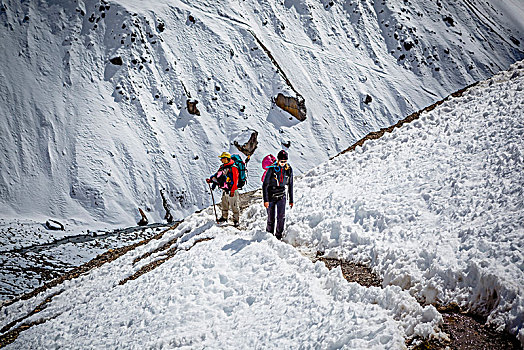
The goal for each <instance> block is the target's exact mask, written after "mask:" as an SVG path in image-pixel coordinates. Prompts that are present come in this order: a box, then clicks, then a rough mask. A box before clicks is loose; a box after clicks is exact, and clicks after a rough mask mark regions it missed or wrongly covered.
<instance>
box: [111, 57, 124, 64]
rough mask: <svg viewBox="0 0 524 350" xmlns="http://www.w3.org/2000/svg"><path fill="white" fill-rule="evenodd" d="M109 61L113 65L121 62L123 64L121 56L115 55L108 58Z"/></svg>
mask: <svg viewBox="0 0 524 350" xmlns="http://www.w3.org/2000/svg"><path fill="white" fill-rule="evenodd" d="M109 62H111V63H112V64H114V65H115V66H121V65H122V64H124V62H123V61H122V57H120V56H116V57H113V58H111V59H109Z"/></svg>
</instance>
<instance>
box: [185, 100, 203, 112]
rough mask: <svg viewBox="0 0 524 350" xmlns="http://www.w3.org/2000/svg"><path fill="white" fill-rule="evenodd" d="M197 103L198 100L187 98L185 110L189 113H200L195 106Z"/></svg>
mask: <svg viewBox="0 0 524 350" xmlns="http://www.w3.org/2000/svg"><path fill="white" fill-rule="evenodd" d="M197 104H198V101H197V100H195V99H188V100H187V101H186V105H187V111H188V112H189V114H193V115H200V111H199V110H198V108H197V106H196V105H197Z"/></svg>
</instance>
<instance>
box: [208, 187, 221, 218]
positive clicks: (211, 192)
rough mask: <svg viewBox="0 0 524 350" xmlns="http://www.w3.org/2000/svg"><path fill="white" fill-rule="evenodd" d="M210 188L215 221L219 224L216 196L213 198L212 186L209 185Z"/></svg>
mask: <svg viewBox="0 0 524 350" xmlns="http://www.w3.org/2000/svg"><path fill="white" fill-rule="evenodd" d="M207 185H208V186H209V191H211V199H212V200H213V209H214V210H215V220H216V222H217V223H218V216H217V208H216V207H215V196H213V190H212V189H211V185H210V184H207Z"/></svg>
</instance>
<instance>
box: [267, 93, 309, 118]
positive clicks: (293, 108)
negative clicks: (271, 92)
mask: <svg viewBox="0 0 524 350" xmlns="http://www.w3.org/2000/svg"><path fill="white" fill-rule="evenodd" d="M274 101H275V103H276V105H277V106H279V107H280V108H282V109H283V110H285V111H286V112H288V113H289V114H291V115H292V116H294V117H295V118H297V119H298V120H300V121H304V120H306V114H307V109H306V101H305V100H304V98H303V97H302V96H300V95H297V97H288V96H284V95H283V94H281V93H279V94H278V95H277V98H276V99H275V100H274Z"/></svg>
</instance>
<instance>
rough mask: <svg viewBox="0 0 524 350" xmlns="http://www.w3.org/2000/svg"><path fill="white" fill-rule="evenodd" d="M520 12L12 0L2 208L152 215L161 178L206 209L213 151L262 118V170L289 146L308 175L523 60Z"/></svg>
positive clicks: (110, 220)
mask: <svg viewBox="0 0 524 350" xmlns="http://www.w3.org/2000/svg"><path fill="white" fill-rule="evenodd" d="M523 15H524V8H523V7H522V3H521V2H519V1H507V2H504V4H499V2H498V1H489V2H484V3H482V4H473V3H472V2H469V1H468V2H460V3H458V4H457V3H456V2H455V1H451V0H450V1H438V2H436V3H433V2H431V3H427V2H426V1H421V0H417V1H410V2H404V1H388V2H387V3H386V2H380V1H375V2H368V1H345V2H339V1H333V2H328V1H322V2H313V3H312V2H309V1H306V0H291V1H285V2H283V3H274V2H272V1H258V2H254V3H253V2H236V1H226V2H219V3H217V2H215V1H189V0H185V1H156V2H155V3H154V4H151V3H144V2H142V1H133V0H115V1H95V0H88V1H75V2H69V3H67V4H65V3H62V2H56V1H33V0H32V1H24V2H19V1H15V0H2V1H1V2H0V24H1V25H0V39H1V40H0V63H1V64H0V78H1V79H0V92H1V93H0V120H1V122H0V144H1V146H2V149H4V152H2V154H1V155H0V164H1V169H2V170H1V174H0V208H1V212H2V216H3V218H9V219H11V218H19V219H34V220H37V221H42V220H46V219H47V218H49V217H50V216H51V217H55V218H57V219H60V220H61V221H63V223H65V224H66V226H67V227H77V226H82V227H84V228H85V227H89V228H90V229H94V228H97V227H106V226H108V225H110V226H113V227H118V226H129V225H132V224H133V223H135V222H136V221H137V219H138V211H137V207H141V208H142V209H144V210H146V213H147V214H148V216H150V220H151V221H155V222H159V221H161V220H163V217H164V214H165V212H164V207H163V203H162V200H161V196H160V191H164V193H165V194H166V195H167V200H168V203H169V205H170V207H171V211H172V214H173V215H174V216H175V217H176V218H182V217H184V216H186V215H187V214H188V213H191V212H193V211H194V210H195V209H197V208H203V207H205V206H207V205H209V203H210V199H209V198H208V195H207V193H206V189H207V187H206V184H205V183H203V182H202V181H201V179H203V178H205V177H206V176H209V174H211V173H212V172H213V171H214V170H215V168H216V166H217V160H216V156H217V154H219V153H220V152H222V151H223V150H229V151H234V152H236V149H235V148H234V146H232V142H233V141H238V142H239V143H240V144H242V143H243V142H245V141H246V140H247V138H248V137H249V136H250V134H251V132H252V131H253V130H256V131H258V132H259V148H258V150H257V152H256V153H255V155H254V157H253V160H252V162H251V163H250V164H249V170H250V175H251V176H252V178H254V179H256V178H258V177H259V174H260V171H261V170H260V167H259V163H260V160H261V158H262V157H263V156H265V155H266V154H267V153H270V152H275V150H278V149H279V148H281V147H282V145H283V144H286V145H288V144H289V142H290V144H289V145H290V146H289V147H290V156H291V159H292V161H293V163H294V164H295V169H296V171H297V173H300V172H304V171H307V170H309V169H310V168H311V166H312V164H311V163H312V160H314V162H319V161H322V160H326V159H327V158H328V157H329V156H333V155H335V154H337V153H338V152H339V151H341V150H343V149H345V148H347V146H348V145H350V144H352V143H353V142H354V141H355V140H357V139H359V138H360V137H362V136H364V135H365V134H367V133H368V132H370V131H372V130H377V129H379V128H381V127H386V126H389V125H391V124H393V123H394V122H396V121H397V120H398V119H400V118H402V117H404V116H405V115H408V114H409V113H411V112H413V111H416V110H419V109H420V108H422V107H424V106H426V105H428V104H430V103H432V102H434V101H435V100H438V99H439V98H441V97H443V96H446V95H447V94H449V93H450V92H452V91H455V90H457V89H458V88H461V87H463V86H465V85H468V84H469V83H471V82H473V81H476V80H479V79H485V78H487V77H489V76H491V75H492V74H493V73H494V72H496V71H498V70H500V69H503V68H506V67H508V66H509V64H511V63H512V62H514V61H515V60H517V59H520V58H522V57H523V52H522V45H523V44H522V43H523V42H524V35H523V33H524V28H523V24H522V21H520V20H519V19H520V18H522V17H523ZM258 40H260V42H262V43H263V44H264V45H265V46H266V47H267V48H268V49H269V50H270V51H271V54H272V56H273V57H275V60H276V61H277V62H278V64H279V66H280V67H281V68H282V71H283V72H284V73H285V75H286V77H287V78H289V80H290V81H291V83H292V84H293V87H294V88H295V89H296V90H297V91H299V93H300V94H302V95H303V96H304V98H305V99H306V106H307V108H308V115H307V119H306V120H305V121H303V122H299V121H298V120H296V119H294V118H292V117H290V115H288V114H287V113H285V112H282V111H280V110H279V109H278V108H275V107H274V105H273V104H272V102H271V100H272V98H273V97H275V95H276V94H278V93H279V92H282V93H285V94H286V95H291V96H293V95H294V93H293V91H292V89H291V88H290V87H289V86H288V85H287V84H286V81H285V79H284V78H283V77H282V76H281V75H280V74H279V73H278V72H277V71H276V68H275V66H274V64H273V62H271V60H270V59H269V58H268V55H267V54H266V53H265V52H264V51H263V50H262V49H261V47H260V45H259V44H258ZM368 96H369V98H371V101H372V102H370V103H365V101H366V99H367V98H368ZM188 98H192V99H196V100H198V101H199V104H198V105H197V107H198V108H199V110H200V116H195V115H191V114H189V113H188V111H187V109H186V100H187V99H188ZM248 186H249V187H248V189H254V188H256V187H258V186H259V184H258V183H257V182H256V181H253V182H252V183H249V184H248Z"/></svg>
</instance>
